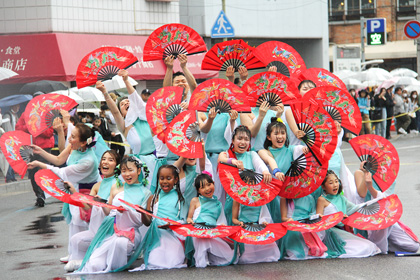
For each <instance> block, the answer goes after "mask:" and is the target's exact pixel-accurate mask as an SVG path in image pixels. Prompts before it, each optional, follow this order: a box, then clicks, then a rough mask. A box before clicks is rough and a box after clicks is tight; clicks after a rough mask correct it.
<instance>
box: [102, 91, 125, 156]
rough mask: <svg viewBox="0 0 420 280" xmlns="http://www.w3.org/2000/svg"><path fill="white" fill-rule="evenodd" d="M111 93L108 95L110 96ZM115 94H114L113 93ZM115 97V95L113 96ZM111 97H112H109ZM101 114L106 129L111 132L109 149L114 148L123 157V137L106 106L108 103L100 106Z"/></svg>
mask: <svg viewBox="0 0 420 280" xmlns="http://www.w3.org/2000/svg"><path fill="white" fill-rule="evenodd" d="M111 94H112V93H110V94H109V95H110V96H111ZM114 95H115V94H114ZM115 97H116V96H115ZM111 98H112V97H111ZM101 116H103V118H104V119H105V121H106V123H107V125H108V129H109V130H110V132H111V141H112V142H115V143H111V149H112V150H115V151H116V152H117V153H118V154H119V155H120V157H121V158H123V157H124V154H125V147H124V146H123V139H122V136H121V133H120V131H119V130H118V127H117V123H116V122H115V119H114V116H113V115H112V113H111V111H110V110H109V108H108V105H103V106H101Z"/></svg>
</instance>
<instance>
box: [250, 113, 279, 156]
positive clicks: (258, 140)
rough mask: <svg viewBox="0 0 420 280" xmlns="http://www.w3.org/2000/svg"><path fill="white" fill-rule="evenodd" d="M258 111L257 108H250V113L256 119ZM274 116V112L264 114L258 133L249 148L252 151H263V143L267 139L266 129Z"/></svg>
mask: <svg viewBox="0 0 420 280" xmlns="http://www.w3.org/2000/svg"><path fill="white" fill-rule="evenodd" d="M259 110H260V108H259V107H254V108H251V111H252V113H253V114H254V115H255V117H256V118H258V115H259V114H260V112H259ZM275 116H276V112H274V111H273V110H268V111H267V113H266V114H265V117H264V119H263V121H262V123H261V128H260V131H259V132H258V134H257V136H256V137H255V142H254V145H253V146H252V147H251V150H252V151H259V150H262V149H264V142H265V139H266V138H267V134H266V132H267V130H266V127H267V125H268V124H269V123H270V122H271V118H274V117H275Z"/></svg>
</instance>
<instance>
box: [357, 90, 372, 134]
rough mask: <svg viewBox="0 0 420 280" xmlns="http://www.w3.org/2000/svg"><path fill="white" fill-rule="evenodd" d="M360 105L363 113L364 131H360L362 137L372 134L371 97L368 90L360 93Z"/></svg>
mask: <svg viewBox="0 0 420 280" xmlns="http://www.w3.org/2000/svg"><path fill="white" fill-rule="evenodd" d="M357 100H358V105H359V109H360V113H362V120H363V122H364V123H363V125H362V130H361V131H360V135H363V134H370V130H371V127H370V118H369V107H370V96H369V95H368V93H367V91H366V90H364V89H363V90H361V91H360V92H359V97H358V98H357Z"/></svg>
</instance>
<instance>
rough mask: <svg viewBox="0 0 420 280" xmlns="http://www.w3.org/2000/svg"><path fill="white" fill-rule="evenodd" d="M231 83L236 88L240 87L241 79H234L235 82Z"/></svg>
mask: <svg viewBox="0 0 420 280" xmlns="http://www.w3.org/2000/svg"><path fill="white" fill-rule="evenodd" d="M233 83H234V84H235V85H237V86H240V85H241V79H239V78H235V80H233Z"/></svg>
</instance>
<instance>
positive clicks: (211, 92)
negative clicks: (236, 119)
mask: <svg viewBox="0 0 420 280" xmlns="http://www.w3.org/2000/svg"><path fill="white" fill-rule="evenodd" d="M213 107H216V111H218V112H219V113H229V111H230V110H235V111H237V112H238V113H250V112H251V107H250V106H249V102H248V99H247V97H246V95H245V94H244V92H243V91H242V89H241V88H240V87H238V86H237V85H235V84H234V83H231V82H229V81H228V80H224V79H211V80H207V81H205V82H203V83H201V84H200V85H199V86H198V87H197V88H196V89H195V90H194V92H193V93H192V95H191V98H190V103H189V106H188V109H189V110H196V111H200V112H208V111H210V109H211V108H213Z"/></svg>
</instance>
